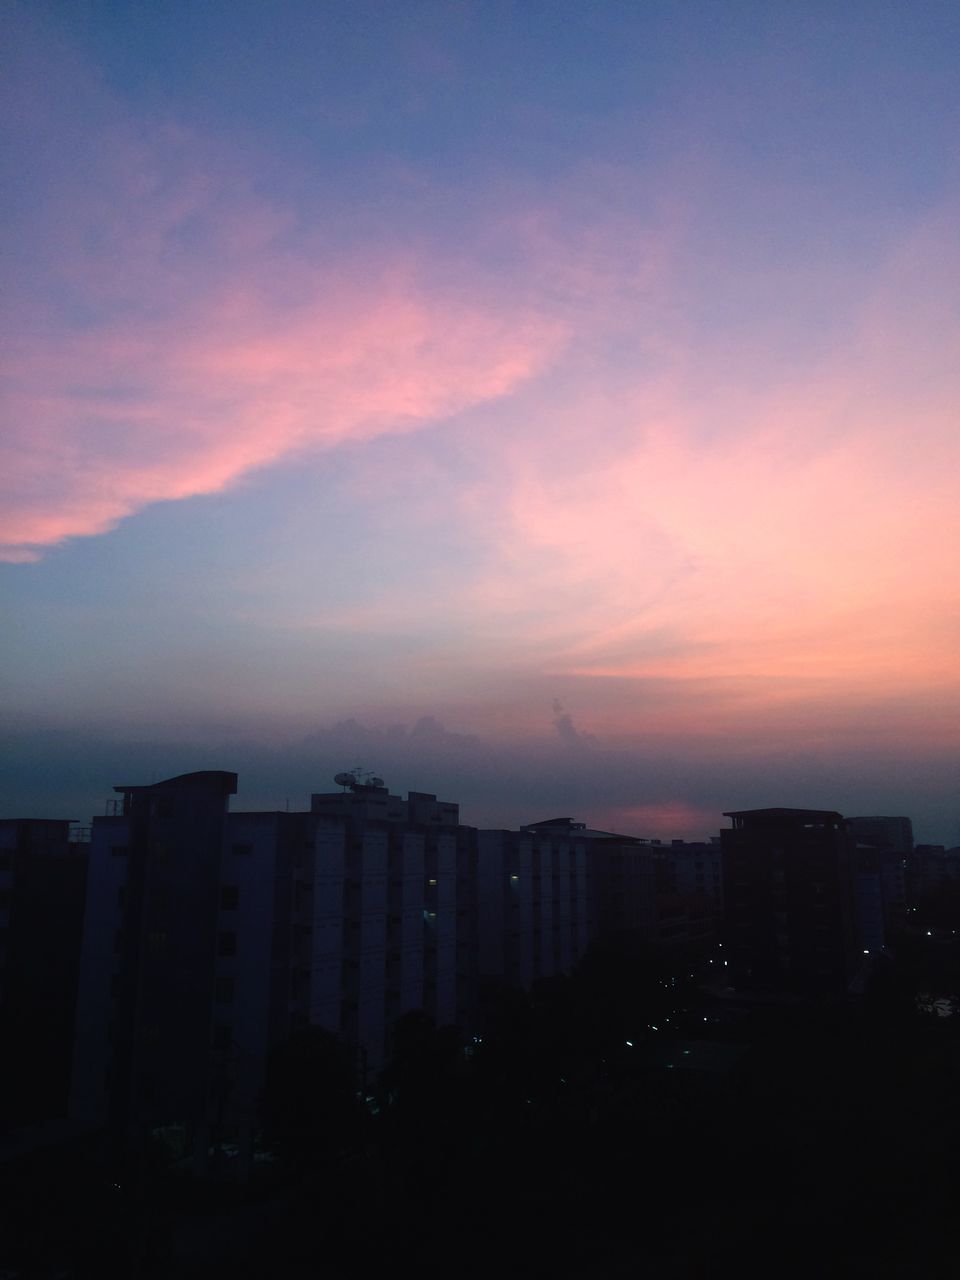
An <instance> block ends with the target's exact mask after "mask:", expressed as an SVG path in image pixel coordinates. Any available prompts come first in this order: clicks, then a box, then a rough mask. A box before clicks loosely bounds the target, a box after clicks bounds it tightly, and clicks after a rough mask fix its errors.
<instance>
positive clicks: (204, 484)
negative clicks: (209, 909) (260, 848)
mask: <svg viewBox="0 0 960 1280" xmlns="http://www.w3.org/2000/svg"><path fill="white" fill-rule="evenodd" d="M2 25H3V43H4V46H5V47H6V50H7V52H6V57H5V63H6V69H5V74H4V80H3V86H2V118H3V121H4V135H5V138H4V141H5V146H4V157H3V186H4V193H5V194H4V200H3V206H4V207H3V217H4V220H5V224H4V234H3V262H4V270H3V275H4V281H3V283H4V299H5V305H4V346H5V351H6V358H5V361H4V364H5V370H6V377H5V380H4V390H3V423H2V429H0V495H2V496H0V502H2V512H0V560H2V561H3V563H2V564H0V594H2V609H3V652H4V656H3V662H2V668H0V680H2V695H3V696H2V701H3V707H4V708H5V714H4V716H3V721H4V726H5V727H4V730H3V748H2V759H0V812H2V814H3V816H30V815H34V814H36V815H38V816H39V815H41V814H48V815H50V816H61V815H62V816H67V817H75V818H80V819H88V818H89V817H90V816H91V814H92V813H94V812H103V802H104V799H105V798H106V796H107V795H108V794H110V788H111V786H112V785H113V784H114V783H137V782H149V781H154V780H156V779H158V778H161V777H164V776H167V775H168V774H171V773H178V772H183V771H186V770H189V769H195V768H223V769H236V770H238V771H239V773H240V795H239V797H238V798H237V802H236V807H240V808H243V807H257V806H264V807H277V806H282V805H283V804H285V803H286V802H287V800H289V801H290V803H291V806H296V807H300V806H301V805H303V804H304V803H305V802H306V798H307V796H308V794H309V792H310V790H311V789H312V790H324V789H328V787H329V786H330V785H331V783H330V779H331V776H332V773H333V772H335V771H336V770H339V769H346V768H351V767H353V766H355V765H364V766H366V767H367V768H370V769H372V770H375V771H376V772H379V773H382V774H383V775H384V777H385V778H386V780H387V782H388V784H389V785H390V787H391V789H393V790H395V791H406V790H407V789H410V788H416V789H420V790H428V791H436V792H439V793H440V794H441V795H442V796H443V797H444V798H445V799H450V800H459V801H460V802H461V805H462V809H463V817H464V820H465V821H468V822H472V823H477V824H480V825H512V824H516V823H518V822H525V821H534V820H536V819H540V818H545V817H551V816H556V815H559V814H571V815H572V816H574V817H577V818H581V819H584V820H587V821H589V822H590V823H591V824H594V825H606V826H610V827H614V828H616V829H619V830H623V831H626V832H629V833H632V834H637V835H648V836H660V837H662V838H669V837H671V836H705V835H708V834H710V833H712V832H715V831H717V830H718V829H719V827H720V826H721V825H722V823H723V819H722V818H721V816H720V815H721V811H722V810H723V809H730V808H745V807H750V806H759V805H777V804H784V805H801V806H806V805H809V806H814V807H821V808H837V809H840V810H841V811H842V812H845V813H847V814H855V813H861V814H862V813H893V814H900V813H905V814H907V815H909V816H911V817H913V819H914V824H915V828H916V831H917V835H918V838H920V839H927V840H936V841H940V842H946V843H948V844H956V843H958V841H960V301H958V300H960V217H958V213H960V87H958V86H960V74H958V67H960V6H958V5H957V4H956V2H955V0H944V2H943V3H939V2H938V0H913V2H907V0H903V2H887V0H865V2H863V3H858V2H857V0H847V2H845V3H842V4H840V3H836V0H825V2H818V0H804V2H802V3H801V2H800V0H791V2H789V3H778V2H777V0H749V2H743V3H737V2H735V0H731V2H729V3H727V2H725V0H701V2H699V3H697V2H694V0H689V2H687V0H670V2H662V3H661V2H659V0H631V2H629V3H628V2H626V0H624V2H619V0H604V2H601V0H595V2H589V0H579V2H576V3H572V2H566V0H550V2H549V3H547V2H538V0H515V2H514V3H501V2H499V0H476V2H474V3H469V2H464V3H440V2H439V0H437V2H434V3H412V2H411V3H408V2H405V3H399V2H398V3H389V2H388V0H378V2H377V3H372V4H368V3H364V2H362V0H349V3H335V2H332V0H327V2H324V3H319V2H311V3H307V2H305V0H304V2H303V3H297V2H290V0H273V2H271V3H266V2H265V0H258V2H257V3H245V2H244V0H204V2H203V3H200V2H199V0H190V2H188V0H163V2H161V0H140V2H139V3H130V2H129V0H125V2H120V0H116V2H114V3H106V2H97V0H73V2H72V3H71V2H67V0H63V2H62V3H45V2H44V0H31V2H30V3H25V4H18V3H6V4H5V5H4V7H3V16H2Z"/></svg>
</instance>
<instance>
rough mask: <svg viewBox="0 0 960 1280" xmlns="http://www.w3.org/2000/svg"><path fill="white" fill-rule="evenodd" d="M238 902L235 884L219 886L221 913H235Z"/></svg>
mask: <svg viewBox="0 0 960 1280" xmlns="http://www.w3.org/2000/svg"><path fill="white" fill-rule="evenodd" d="M239 902H240V889H239V888H238V886H237V885H235V884H224V885H221V886H220V909H221V910H222V911H236V909H237V906H238V905H239Z"/></svg>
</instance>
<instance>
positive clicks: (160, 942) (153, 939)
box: [147, 929, 167, 956]
mask: <svg viewBox="0 0 960 1280" xmlns="http://www.w3.org/2000/svg"><path fill="white" fill-rule="evenodd" d="M166 949H167V935H166V933H165V931H164V930H163V929H151V930H150V932H149V933H148V934H147V950H148V951H149V952H150V954H151V955H153V956H159V955H163V953H164V951H166Z"/></svg>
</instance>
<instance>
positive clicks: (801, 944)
mask: <svg viewBox="0 0 960 1280" xmlns="http://www.w3.org/2000/svg"><path fill="white" fill-rule="evenodd" d="M724 816H725V817H728V818H730V819H732V822H733V826H732V828H730V829H728V830H724V831H722V832H721V843H722V849H723V875H724V902H725V934H726V942H727V962H728V968H729V973H730V979H731V983H732V985H734V986H736V987H739V988H741V989H744V990H754V991H765V992H790V993H795V994H806V995H830V994H834V995H836V994H841V993H843V992H844V991H846V990H847V989H848V987H849V984H850V982H851V981H852V980H853V978H854V977H855V976H856V973H857V971H858V969H859V968H860V965H861V956H860V955H858V945H857V944H858V938H857V932H856V921H855V914H854V899H855V884H854V862H853V844H852V840H851V838H850V836H849V834H848V832H847V830H846V828H845V825H844V820H843V818H842V816H841V815H840V814H839V813H835V812H833V811H829V810H816V809H750V810H741V811H737V812H732V813H727V814H725V815H724ZM860 950H861V952H862V948H861V949H860Z"/></svg>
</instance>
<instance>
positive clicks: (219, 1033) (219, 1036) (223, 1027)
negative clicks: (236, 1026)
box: [213, 1022, 233, 1049]
mask: <svg viewBox="0 0 960 1280" xmlns="http://www.w3.org/2000/svg"><path fill="white" fill-rule="evenodd" d="M232 1035H233V1031H232V1028H231V1027H230V1026H229V1025H228V1024H227V1023H226V1022H218V1023H217V1024H216V1026H215V1027H214V1028H213V1047H214V1048H215V1049H229V1048H230V1040H231V1038H232Z"/></svg>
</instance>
